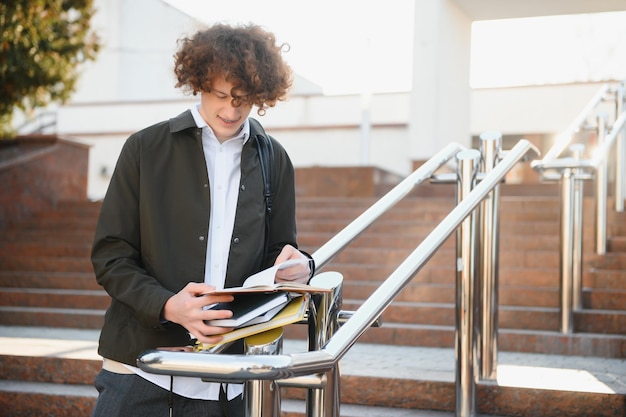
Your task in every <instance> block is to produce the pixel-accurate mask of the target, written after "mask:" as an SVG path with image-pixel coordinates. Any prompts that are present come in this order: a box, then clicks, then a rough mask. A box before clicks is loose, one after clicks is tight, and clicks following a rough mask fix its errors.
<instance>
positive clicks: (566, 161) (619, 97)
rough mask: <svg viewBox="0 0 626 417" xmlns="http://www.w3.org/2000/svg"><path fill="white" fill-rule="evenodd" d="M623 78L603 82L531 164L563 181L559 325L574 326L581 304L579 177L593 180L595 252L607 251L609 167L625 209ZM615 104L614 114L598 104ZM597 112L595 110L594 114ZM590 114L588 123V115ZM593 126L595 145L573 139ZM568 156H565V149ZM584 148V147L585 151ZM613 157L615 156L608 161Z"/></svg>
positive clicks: (620, 205)
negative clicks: (618, 81) (576, 313)
mask: <svg viewBox="0 0 626 417" xmlns="http://www.w3.org/2000/svg"><path fill="white" fill-rule="evenodd" d="M624 91H625V85H624V83H620V84H619V85H615V86H611V85H609V84H605V85H603V86H602V87H601V88H600V89H599V91H598V92H597V93H596V95H595V96H594V97H593V98H592V99H591V101H590V102H589V103H588V104H587V105H586V106H585V108H584V109H583V110H582V112H581V113H580V114H579V115H578V116H577V117H576V119H575V120H574V121H573V122H572V124H571V125H570V126H569V127H568V128H567V129H566V130H565V131H564V132H563V133H562V134H560V135H559V136H558V137H557V140H556V141H555V144H554V145H553V147H552V148H551V149H550V150H549V151H548V152H547V153H546V155H545V157H544V158H543V159H541V160H536V161H533V162H532V164H531V166H532V167H533V168H534V169H535V170H537V171H538V172H539V173H541V174H542V176H543V178H544V179H545V180H556V181H560V183H561V208H560V210H561V224H560V275H561V276H560V306H561V311H560V315H561V317H560V330H561V332H562V333H571V332H573V329H574V322H573V315H574V311H575V310H577V309H581V308H582V302H581V299H582V283H581V281H582V280H581V276H582V240H583V232H582V228H583V225H582V218H583V217H582V210H583V182H584V181H585V180H590V179H591V180H594V182H595V196H594V203H595V217H594V222H595V252H596V253H597V254H598V255H604V254H605V253H606V250H607V240H608V238H607V210H608V183H609V177H610V175H609V174H610V173H609V167H611V168H612V174H613V175H612V177H613V179H614V186H615V188H614V199H615V211H617V212H621V211H624V199H625V195H626V165H625V164H626V154H625V152H626V135H625V134H624V129H625V127H626V110H625V108H624V100H625V98H624V96H625V95H624ZM607 104H609V105H611V104H612V105H613V107H614V117H613V121H612V122H611V121H610V119H609V115H608V113H607V112H606V111H600V110H604V109H601V107H606V105H607ZM594 113H595V114H594ZM592 118H593V119H594V121H593V122H589V119H592ZM583 129H592V130H593V131H594V133H595V137H596V142H597V143H596V145H597V146H596V147H595V149H590V148H591V147H590V146H588V145H589V144H585V143H579V142H575V141H574V135H575V133H576V132H578V131H580V130H583ZM566 149H567V150H569V155H563V154H564V151H565V150H566ZM585 150H587V151H588V152H587V153H585ZM611 156H614V158H613V160H611V158H610V157H611Z"/></svg>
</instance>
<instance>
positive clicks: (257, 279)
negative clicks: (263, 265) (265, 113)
mask: <svg viewBox="0 0 626 417" xmlns="http://www.w3.org/2000/svg"><path fill="white" fill-rule="evenodd" d="M308 262H309V260H308V259H307V258H301V259H289V260H288V261H285V262H283V263H280V264H276V265H274V266H272V267H269V268H267V269H264V270H263V271H261V272H257V273H256V274H254V275H250V276H249V277H248V278H247V279H246V280H245V281H244V283H243V285H242V287H243V288H250V287H260V286H265V287H273V286H274V280H275V279H276V272H278V271H279V270H281V269H287V268H291V267H292V266H295V265H300V264H305V263H308Z"/></svg>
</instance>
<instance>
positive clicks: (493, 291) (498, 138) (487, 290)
mask: <svg viewBox="0 0 626 417" xmlns="http://www.w3.org/2000/svg"><path fill="white" fill-rule="evenodd" d="M501 150H502V134H501V133H500V132H484V133H483V134H481V135H480V153H481V155H482V172H484V173H485V174H488V173H489V172H490V171H491V170H492V169H493V168H494V167H495V166H496V165H497V163H498V158H499V154H500V152H501ZM499 205H500V186H499V185H497V186H495V187H494V188H493V190H492V191H491V192H490V193H489V194H488V195H487V197H486V198H485V199H484V200H483V202H482V203H481V205H480V242H481V244H480V257H479V262H480V264H479V268H478V270H479V271H480V272H479V274H478V281H479V285H478V288H480V290H481V293H479V294H476V296H477V297H476V298H480V319H479V320H480V338H481V339H480V349H481V352H482V353H481V355H480V378H481V379H491V380H495V379H496V378H497V367H498V265H499V262H498V257H499V252H500V251H499V248H498V246H499V216H500V209H499Z"/></svg>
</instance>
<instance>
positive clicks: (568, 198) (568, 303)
mask: <svg viewBox="0 0 626 417" xmlns="http://www.w3.org/2000/svg"><path fill="white" fill-rule="evenodd" d="M574 176H575V174H574V170H573V169H571V168H566V169H564V170H563V173H562V176H561V226H560V227H561V237H560V239H561V256H560V265H559V266H560V270H561V283H560V284H561V285H560V308H561V318H560V327H561V332H562V333H571V332H572V330H573V320H572V317H573V314H572V282H573V280H572V271H573V261H572V257H573V253H574Z"/></svg>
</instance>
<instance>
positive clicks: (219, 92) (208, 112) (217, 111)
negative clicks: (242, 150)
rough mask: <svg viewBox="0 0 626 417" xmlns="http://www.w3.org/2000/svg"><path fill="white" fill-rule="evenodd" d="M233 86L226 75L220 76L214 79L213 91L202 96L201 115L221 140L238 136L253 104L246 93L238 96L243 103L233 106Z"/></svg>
mask: <svg viewBox="0 0 626 417" xmlns="http://www.w3.org/2000/svg"><path fill="white" fill-rule="evenodd" d="M232 88H233V84H232V83H230V82H228V81H226V79H225V78H224V77H218V78H216V79H215V80H213V87H212V88H211V91H206V92H203V93H202V95H201V98H200V115H201V116H202V118H203V119H204V120H205V121H206V122H207V124H208V125H209V126H210V127H211V129H213V132H214V133H215V136H216V137H217V139H218V140H219V141H220V142H224V141H226V140H228V139H231V138H233V137H235V136H237V134H238V133H239V130H240V129H241V126H242V125H243V122H244V121H245V120H246V118H247V117H248V115H249V114H250V111H251V110H252V104H249V103H248V102H247V101H246V100H245V94H241V95H238V96H237V98H238V99H240V100H239V101H240V102H241V105H240V106H238V107H234V106H233V103H232V102H233V96H231V90H232Z"/></svg>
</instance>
